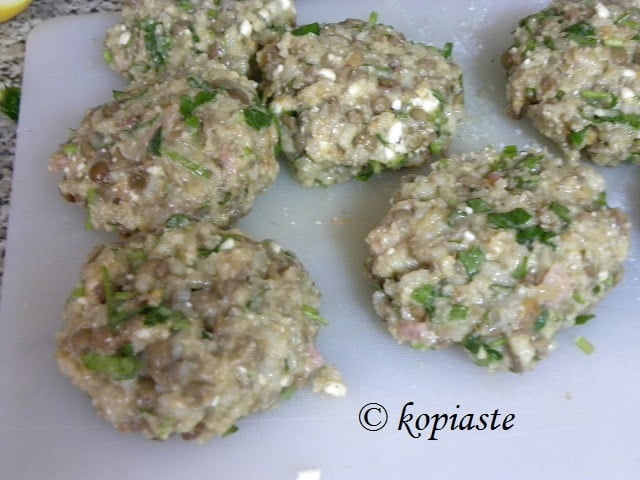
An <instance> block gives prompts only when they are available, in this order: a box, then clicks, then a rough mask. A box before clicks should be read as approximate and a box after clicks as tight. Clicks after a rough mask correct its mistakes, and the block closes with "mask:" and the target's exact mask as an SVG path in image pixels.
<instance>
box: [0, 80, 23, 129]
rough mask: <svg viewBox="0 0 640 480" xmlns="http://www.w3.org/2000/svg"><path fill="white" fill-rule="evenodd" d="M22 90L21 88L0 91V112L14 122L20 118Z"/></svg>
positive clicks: (8, 88)
mask: <svg viewBox="0 0 640 480" xmlns="http://www.w3.org/2000/svg"><path fill="white" fill-rule="evenodd" d="M21 96H22V90H21V89H20V88H19V87H7V88H5V89H3V90H0V112H2V113H4V114H5V115H6V116H7V117H9V118H10V119H11V120H13V121H14V122H17V121H18V119H19V118H20V97H21Z"/></svg>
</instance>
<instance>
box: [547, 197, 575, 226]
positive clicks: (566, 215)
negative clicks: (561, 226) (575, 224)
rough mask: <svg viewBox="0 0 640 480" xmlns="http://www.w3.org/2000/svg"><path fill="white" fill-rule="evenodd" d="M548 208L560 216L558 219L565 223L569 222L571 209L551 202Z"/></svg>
mask: <svg viewBox="0 0 640 480" xmlns="http://www.w3.org/2000/svg"><path fill="white" fill-rule="evenodd" d="M549 210H551V211H552V212H553V213H555V214H556V215H557V216H558V217H560V219H561V220H562V221H564V222H565V223H566V224H569V223H571V211H570V210H569V209H568V208H567V207H565V206H564V205H562V204H561V203H558V202H551V204H550V205H549Z"/></svg>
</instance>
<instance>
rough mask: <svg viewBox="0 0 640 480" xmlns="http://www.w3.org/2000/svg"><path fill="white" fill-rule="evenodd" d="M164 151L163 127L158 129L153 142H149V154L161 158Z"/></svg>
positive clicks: (152, 139) (152, 138)
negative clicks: (162, 150)
mask: <svg viewBox="0 0 640 480" xmlns="http://www.w3.org/2000/svg"><path fill="white" fill-rule="evenodd" d="M161 149H162V127H161V126H160V127H158V128H157V130H156V131H155V133H154V134H153V136H152V137H151V140H149V153H150V154H151V155H155V156H160V154H161Z"/></svg>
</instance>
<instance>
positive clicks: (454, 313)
mask: <svg viewBox="0 0 640 480" xmlns="http://www.w3.org/2000/svg"><path fill="white" fill-rule="evenodd" d="M468 314H469V307H466V306H464V305H452V306H451V310H450V311H449V320H451V321H454V322H455V321H460V320H465V319H466V318H467V315H468Z"/></svg>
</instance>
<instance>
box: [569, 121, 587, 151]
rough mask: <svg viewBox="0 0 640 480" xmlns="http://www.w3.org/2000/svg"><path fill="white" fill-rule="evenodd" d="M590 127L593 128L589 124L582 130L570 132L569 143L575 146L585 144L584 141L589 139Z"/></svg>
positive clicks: (579, 146)
mask: <svg viewBox="0 0 640 480" xmlns="http://www.w3.org/2000/svg"><path fill="white" fill-rule="evenodd" d="M590 128H591V125H587V126H586V127H584V128H583V129H582V130H578V131H575V132H570V133H569V144H570V145H571V146H572V147H573V148H582V146H583V145H584V141H585V140H586V139H587V134H588V133H589V130H590Z"/></svg>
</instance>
